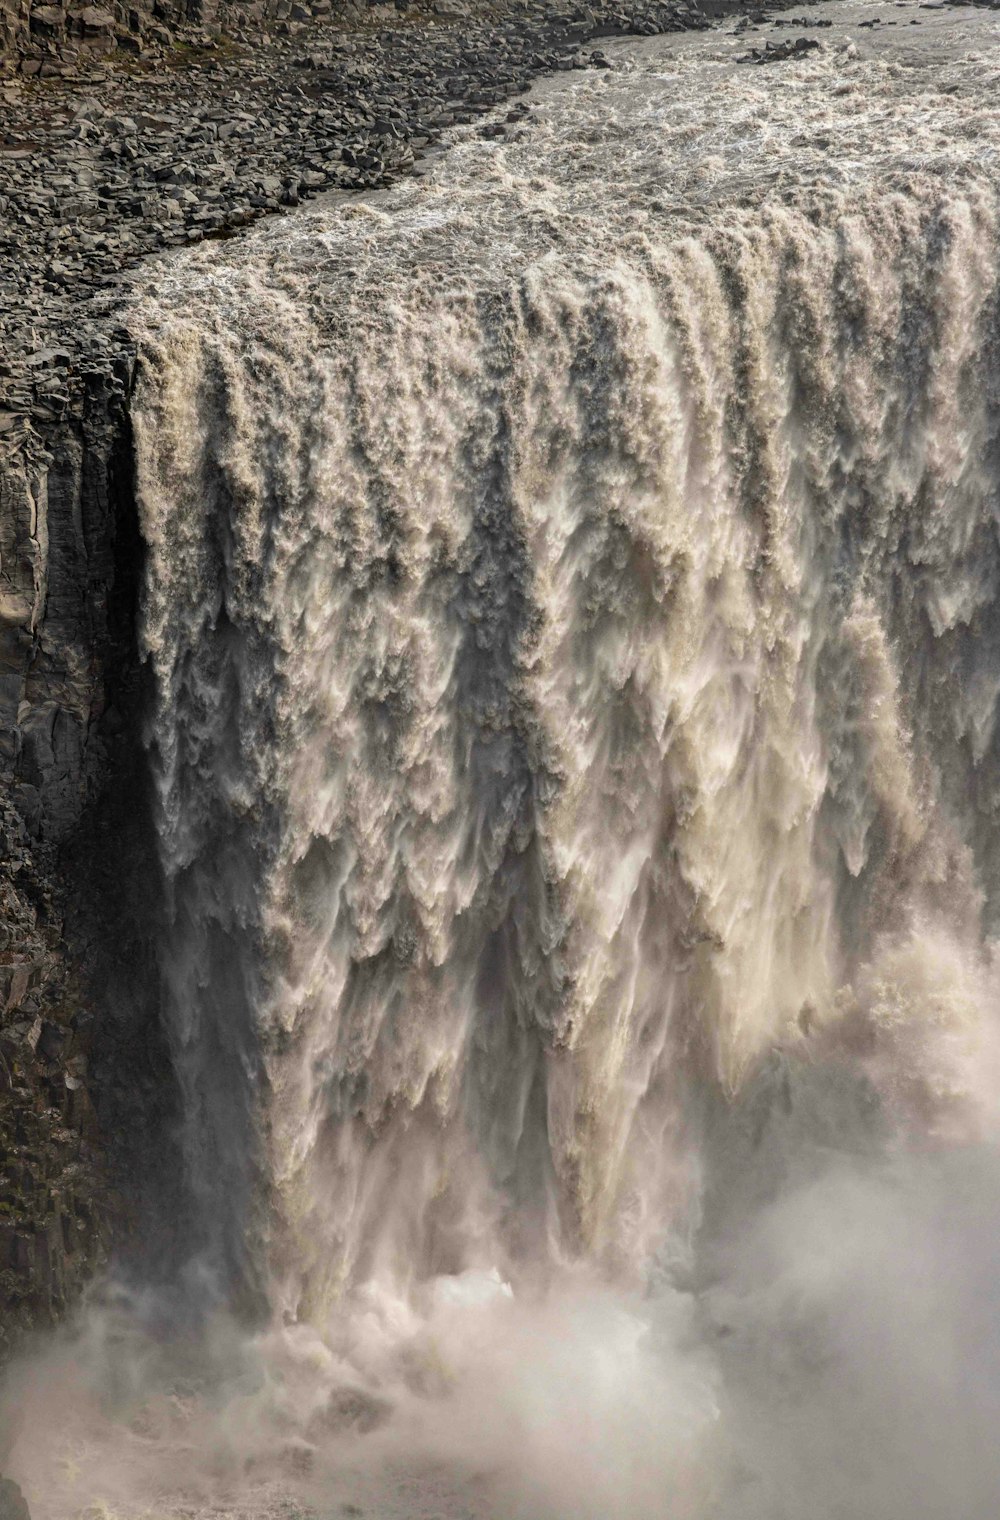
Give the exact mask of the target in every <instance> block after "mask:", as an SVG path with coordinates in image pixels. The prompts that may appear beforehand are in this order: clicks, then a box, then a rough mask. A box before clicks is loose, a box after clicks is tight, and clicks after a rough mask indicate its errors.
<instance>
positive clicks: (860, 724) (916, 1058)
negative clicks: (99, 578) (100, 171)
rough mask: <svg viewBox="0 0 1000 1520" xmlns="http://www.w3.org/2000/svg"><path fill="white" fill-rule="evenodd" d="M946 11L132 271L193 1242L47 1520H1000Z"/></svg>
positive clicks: (106, 1326)
mask: <svg viewBox="0 0 1000 1520" xmlns="http://www.w3.org/2000/svg"><path fill="white" fill-rule="evenodd" d="M910 9H911V10H912V11H913V13H914V14H913V17H911V19H919V20H920V27H919V28H918V29H915V30H914V31H910V30H909V28H908V27H906V28H904V27H903V26H902V25H900V26H899V27H898V29H897V30H896V31H895V32H890V29H889V27H888V26H886V27H885V28H884V29H883V31H882V33H881V34H879V35H877V36H876V38H875V40H874V41H873V42H871V43H867V42H866V43H865V45H864V48H863V50H859V48H858V47H857V46H856V45H855V43H854V42H853V41H852V40H851V38H850V33H851V31H852V30H853V27H854V21H855V19H856V17H857V14H858V13H857V12H856V11H855V10H854V9H852V8H850V7H848V8H846V9H845V8H840V7H830V8H829V13H830V14H832V15H833V16H834V18H835V20H834V24H833V26H832V27H831V28H830V30H829V32H824V44H823V46H822V47H821V48H820V49H818V50H816V51H814V52H810V53H809V54H808V55H806V56H801V55H799V56H796V58H795V59H794V60H792V61H789V62H787V63H785V64H777V65H775V66H774V67H771V66H768V67H756V66H753V65H750V64H741V63H739V62H738V61H737V59H738V58H739V55H740V54H741V53H742V51H743V50H744V47H745V43H744V42H743V41H742V40H741V38H740V37H739V35H737V34H734V33H732V32H720V33H716V34H712V35H706V34H701V35H699V36H697V37H696V38H693V39H692V38H684V39H672V40H669V41H663V40H661V41H660V42H658V43H656V44H652V45H649V46H641V47H632V48H629V49H620V50H619V51H617V52H615V51H614V49H613V48H612V49H611V51H612V53H613V54H614V65H615V66H614V67H613V68H611V69H609V70H607V71H602V72H599V73H598V72H596V71H595V72H591V73H584V74H582V75H581V76H579V77H577V78H574V79H573V80H572V82H570V81H568V80H566V79H565V78H564V79H562V80H561V81H560V82H558V83H556V84H553V85H551V86H549V87H547V88H545V89H543V90H541V91H539V92H536V94H535V96H534V97H533V104H532V108H531V110H530V112H529V113H528V114H527V115H525V114H524V113H522V112H517V113H512V119H511V120H509V121H508V122H506V123H503V124H501V123H500V122H499V117H498V120H497V121H494V122H491V123H488V124H487V126H486V129H485V133H484V134H483V135H480V129H478V128H476V127H474V126H473V127H469V128H468V129H462V130H460V131H459V132H457V133H456V135H455V140H454V142H453V143H451V145H450V146H449V147H448V150H447V152H446V153H444V154H442V155H441V156H440V157H439V158H438V159H437V160H436V161H435V162H434V164H433V165H432V166H430V167H429V168H427V169H426V172H425V174H424V177H423V178H422V179H421V180H419V181H417V180H413V181H410V182H409V183H407V184H406V185H403V186H401V187H397V188H396V189H394V190H392V191H391V192H388V193H381V194H374V195H371V196H368V197H365V198H356V197H355V198H350V197H340V198H336V197H335V198H333V199H331V200H329V201H327V202H325V203H322V204H319V205H317V206H316V207H315V208H313V209H311V210H310V211H309V212H308V213H302V212H300V213H296V215H294V216H290V217H288V218H287V219H283V220H278V221H275V222H272V223H269V224H267V225H266V226H262V227H260V228H258V229H256V230H255V231H254V232H253V233H252V234H249V235H247V236H246V237H242V238H240V239H238V240H234V241H233V242H231V243H226V244H220V243H216V244H212V245H211V246H205V247H203V248H201V249H198V250H195V251H192V252H190V253H185V254H184V255H183V256H182V257H173V258H171V259H169V260H163V261H161V262H160V263H159V264H158V265H155V266H151V267H150V268H149V269H148V270H147V271H146V272H145V274H144V277H143V281H142V284H141V288H140V289H139V291H138V293H137V295H136V297H135V300H134V302H133V304H132V306H131V308H130V310H129V313H128V321H129V325H130V328H131V330H132V331H133V332H134V333H135V335H136V338H137V342H138V346H139V379H138V384H137V389H136V393H135V396H134V402H133V423H134V432H135V448H136V487H137V500H138V504H139V511H140V517H141V526H142V531H143V534H144V538H145V542H146V546H147V562H146V568H145V589H144V596H143V604H142V609H141V628H140V638H141V646H142V651H143V654H144V657H145V659H146V661H147V664H148V668H149V670H150V673H151V686H152V696H151V700H150V711H149V714H148V747H149V756H150V764H151V768H152V772H153V777H154V783H155V788H154V789H155V799H156V824H157V837H158V847H159V854H160V860H159V867H160V868H161V869H162V874H163V878H164V882H165V894H166V911H165V914H164V924H163V929H162V937H161V943H160V963H161V966H162V974H163V983H164V997H163V1002H164V1008H165V1018H166V1023H167V1033H168V1036H169V1040H170V1045H171V1049H172V1054H173V1060H174V1063H175V1068H176V1074H177V1080H178V1083H179V1087H180V1093H181V1100H182V1101H181V1107H182V1111H183V1129H182V1135H181V1140H182V1145H183V1151H184V1160H185V1166H186V1171H187V1182H188V1186H189V1190H190V1196H191V1200H192V1204H193V1208H192V1213H193V1215H194V1217H195V1218H196V1220H197V1230H196V1238H195V1239H192V1240H191V1241H190V1242H188V1246H189V1250H190V1254H191V1260H192V1266H191V1267H190V1269H189V1270H188V1272H187V1274H186V1275H185V1276H184V1278H183V1280H182V1282H181V1284H180V1288H179V1290H178V1292H177V1293H176V1294H175V1297H174V1299H171V1298H170V1297H169V1296H167V1297H164V1296H163V1295H162V1293H154V1292H153V1291H152V1290H151V1289H149V1288H148V1286H147V1287H145V1288H144V1289H143V1290H142V1291H141V1292H139V1293H136V1292H135V1291H134V1290H133V1291H132V1293H131V1295H130V1296H127V1297H126V1298H125V1299H124V1300H119V1299H114V1298H113V1297H109V1296H107V1295H106V1296H105V1299H104V1300H103V1301H101V1302H97V1303H95V1305H94V1306H93V1307H92V1309H91V1312H90V1313H89V1314H88V1315H87V1316H85V1318H84V1320H83V1323H82V1329H81V1332H80V1338H79V1341H78V1343H77V1345H76V1346H75V1348H74V1349H73V1350H72V1352H71V1353H66V1354H65V1355H63V1357H62V1360H60V1357H59V1355H57V1354H56V1352H53V1353H52V1354H51V1358H50V1360H49V1361H48V1362H43V1364H42V1365H41V1366H40V1369H36V1370H35V1371H33V1372H32V1373H31V1375H30V1377H28V1378H27V1379H26V1381H25V1383H24V1385H23V1387H22V1388H21V1390H20V1391H19V1393H18V1395H17V1397H18V1399H19V1404H18V1408H19V1410H20V1411H21V1412H22V1415H23V1426H22V1435H21V1437H20V1438H19V1440H20V1444H19V1445H18V1447H17V1449H16V1451H15V1453H14V1460H15V1461H16V1462H17V1463H19V1466H16V1467H12V1470H13V1471H15V1474H16V1475H17V1476H19V1477H20V1478H23V1479H24V1481H25V1484H26V1490H27V1489H29V1488H30V1489H31V1491H32V1493H33V1495H34V1494H41V1495H42V1496H43V1498H42V1508H41V1510H40V1511H39V1513H40V1515H41V1520H69V1517H70V1516H73V1517H76V1516H78V1515H80V1514H82V1513H85V1514H98V1513H100V1514H107V1515H109V1516H114V1517H116V1520H140V1517H142V1516H147V1515H149V1514H151V1513H153V1512H154V1510H155V1512H156V1513H157V1514H158V1515H159V1514H162V1515H164V1516H169V1517H174V1520H176V1517H180V1516H185V1517H190V1516H207V1515H212V1516H216V1517H219V1516H224V1517H229V1520H237V1517H238V1520H250V1517H253V1520H278V1517H286V1520H287V1517H288V1516H291V1515H293V1514H294V1515H296V1516H298V1515H300V1514H305V1515H309V1516H320V1515H322V1516H327V1515H330V1516H332V1515H334V1514H355V1515H361V1514H364V1515H366V1516H369V1517H371V1520H414V1517H415V1516H417V1515H427V1516H431V1515H433V1516H434V1517H440V1520H668V1517H669V1520H801V1516H802V1515H803V1514H806V1513H808V1514H809V1515H810V1516H815V1517H816V1520H843V1517H844V1516H845V1515H849V1516H852V1517H854V1516H861V1515H864V1516H873V1517H874V1516H878V1517H879V1520H942V1517H943V1516H945V1515H947V1516H949V1517H951V1516H954V1517H955V1520H993V1515H994V1514H995V1510H996V1494H997V1492H1000V1458H998V1454H997V1445H996V1439H995V1432H996V1429H997V1421H998V1419H1000V1394H998V1392H997V1390H998V1389H1000V1336H998V1333H997V1328H996V1327H997V1324H998V1323H1000V1319H998V1314H997V1307H998V1305H997V1289H996V1284H997V1283H998V1282H1000V1247H998V1245H997V1242H998V1241H1000V1166H998V1150H997V1140H998V1120H1000V1103H998V1095H1000V1039H998V1024H997V1007H998V996H1000V957H998V943H1000V941H998V933H1000V734H998V731H997V714H998V702H1000V533H998V527H1000V174H998V149H1000V118H998V115H997V111H996V101H997V100H998V99H1000V55H998V54H997V51H996V49H995V47H994V48H993V49H992V51H990V50H989V49H988V48H987V47H986V46H985V43H984V40H983V39H984V38H985V37H986V36H987V28H988V26H989V22H988V19H987V18H984V17H978V18H977V17H975V16H973V15H971V14H966V13H963V15H962V17H961V18H958V19H949V18H948V17H947V16H945V15H941V16H938V14H937V13H936V12H935V13H933V15H931V16H928V15H925V14H924V12H923V8H918V7H910ZM897 12H898V18H899V20H900V22H902V21H903V19H904V18H905V10H900V9H899V8H898V7H897V8H895V9H894V12H893V15H894V17H895V16H897ZM824 14H827V13H826V12H825V13H824ZM857 35H860V33H857ZM868 35H869V34H868V33H866V34H865V36H866V37H867V36H868ZM501 125H502V129H503V132H504V135H502V136H500V135H498V133H499V132H500V130H501ZM195 1288H197V1289H198V1295H197V1296H198V1303H197V1304H196V1309H197V1310H198V1311H199V1312H198V1313H197V1314H195V1315H194V1316H193V1319H194V1323H195V1330H194V1332H193V1333H192V1332H191V1328H190V1326H191V1322H192V1316H190V1315H188V1316H185V1315H183V1314H180V1313H178V1312H177V1305H176V1301H175V1300H176V1298H177V1297H178V1296H180V1297H186V1296H189V1295H192V1293H193V1290H194V1289H195ZM123 1304H124V1306H123ZM184 1307H185V1309H186V1308H188V1307H189V1305H188V1304H187V1302H185V1305H184ZM165 1327H167V1328H165ZM168 1332H169V1333H168ZM56 1425H58V1427H59V1429H60V1430H61V1431H64V1432H65V1440H64V1443H63V1448H60V1450H62V1451H63V1456H62V1457H60V1458H59V1460H58V1461H55V1460H54V1459H53V1453H52V1443H51V1441H49V1443H48V1444H47V1445H44V1446H39V1444H38V1437H37V1434H35V1433H36V1432H37V1431H38V1430H39V1429H42V1428H44V1427H49V1428H52V1427H54V1426H56ZM32 1502H33V1504H34V1503H35V1500H34V1498H33V1500H32ZM81 1505H89V1506H91V1508H85V1509H81ZM150 1505H152V1506H153V1508H152V1509H151V1508H150Z"/></svg>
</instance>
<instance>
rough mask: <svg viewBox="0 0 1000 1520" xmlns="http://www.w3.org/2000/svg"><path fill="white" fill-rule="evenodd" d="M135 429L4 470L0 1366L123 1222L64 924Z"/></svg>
mask: <svg viewBox="0 0 1000 1520" xmlns="http://www.w3.org/2000/svg"><path fill="white" fill-rule="evenodd" d="M120 389H123V387H122V388H120ZM123 415H124V414H123V412H122V407H121V396H119V395H116V394H115V392H114V390H113V388H111V387H110V386H109V387H104V388H103V390H102V391H100V392H98V391H96V390H95V392H94V393H93V394H92V395H91V397H90V398H89V401H87V402H86V403H85V404H84V405H83V406H82V407H81V411H80V414H79V415H78V417H76V418H75V419H74V420H73V422H72V423H69V424H63V425H62V426H60V427H59V428H58V429H56V430H53V431H52V432H51V434H50V435H49V436H48V437H46V436H45V435H44V432H42V431H40V430H39V429H38V428H25V429H24V431H23V433H22V434H21V435H20V436H18V434H17V433H15V432H14V431H13V430H10V431H9V432H8V434H7V436H6V439H5V442H6V444H7V448H6V451H5V453H4V454H2V455H0V587H2V591H0V1305H2V1310H3V1312H2V1313H0V1353H2V1352H3V1350H4V1349H5V1347H7V1346H9V1345H10V1344H11V1343H12V1342H13V1341H14V1340H15V1339H16V1337H17V1335H18V1334H19V1333H20V1332H21V1331H23V1330H25V1329H27V1328H30V1327H34V1326H37V1325H39V1324H44V1323H48V1322H51V1321H53V1320H54V1319H56V1318H58V1317H59V1315H60V1314H61V1313H62V1312H63V1310H64V1309H65V1307H66V1305H67V1304H68V1303H69V1302H70V1301H71V1300H72V1298H73V1297H74V1296H75V1294H76V1292H77V1291H78V1289H79V1287H80V1286H81V1285H82V1283H83V1282H84V1281H86V1279H87V1278H88V1277H89V1276H90V1275H91V1274H92V1273H93V1271H94V1269H95V1267H96V1266H97V1264H98V1263H99V1261H100V1260H101V1259H102V1257H103V1255H104V1252H105V1247H106V1241H107V1237H108V1232H109V1228H110V1223H109V1222H110V1217H111V1213H112V1202H111V1198H112V1193H113V1189H112V1187H111V1185H110V1180H109V1167H108V1165H107V1158H106V1154H105V1150H106V1148H105V1147H103V1146H102V1144H101V1138H100V1137H101V1125H100V1122H99V1120H98V1116H97V1112H96V1109H95V1103H94V1099H93V1096H92V1087H93V1083H92V1065H93V1062H94V1059H95V1054H97V1045H96V1043H95V1034H96V1033H99V1032H100V1029H101V1020H100V1018H99V1016H98V1009H97V1007H96V1006H95V996H94V991H93V986H92V978H91V976H90V968H89V966H88V964H87V956H86V955H85V954H84V953H83V950H82V946H81V945H80V944H79V943H71V942H70V941H71V940H72V939H73V935H72V933H70V931H69V930H68V925H67V914H68V912H70V910H71V909H72V899H73V896H74V895H75V893H77V892H78V891H81V890H83V891H86V884H85V873H82V872H80V870H79V868H78V867H77V868H76V869H74V870H73V871H72V873H71V872H70V871H69V870H68V869H67V858H66V852H74V851H75V853H76V855H78V854H79V843H80V841H81V840H82V839H83V838H84V837H86V835H87V834H88V833H89V832H90V829H91V823H90V814H91V812H92V810H93V805H94V804H95V802H96V801H97V798H98V797H99V795H100V794H101V791H102V789H103V788H104V786H105V784H106V782H107V779H108V777H109V775H110V774H111V771H112V770H113V768H114V765H115V763H116V755H115V746H116V736H115V733H114V729H115V724H114V722H113V721H112V722H111V723H110V725H109V724H108V721H107V718H108V713H107V706H108V691H109V682H110V684H111V685H113V684H114V683H115V680H116V675H115V672H116V671H117V669H118V668H119V667H121V666H122V662H123V658H124V655H123V651H122V650H121V649H119V648H118V647H117V646H116V638H117V637H118V629H117V627H116V623H115V619H116V616H117V604H116V602H115V598H114V581H115V569H116V546H115V536H116V511H115V506H116V503H115V502H114V501H113V500H112V492H113V487H114V481H115V471H116V450H117V449H119V447H120V429H121V427H122V426H123ZM119 505H120V504H119ZM126 643H127V636H126ZM106 728H107V729H108V730H109V731H108V733H107V734H106V735H105V733H104V730H105V729H106ZM95 911H97V910H96V908H95ZM77 940H79V936H77ZM3 1513H4V1511H3V1509H2V1504H0V1514H3Z"/></svg>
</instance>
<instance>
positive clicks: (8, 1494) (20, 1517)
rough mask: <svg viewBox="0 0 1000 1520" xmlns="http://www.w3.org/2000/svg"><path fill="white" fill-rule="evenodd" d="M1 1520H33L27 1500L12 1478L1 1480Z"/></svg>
mask: <svg viewBox="0 0 1000 1520" xmlns="http://www.w3.org/2000/svg"><path fill="white" fill-rule="evenodd" d="M0 1520H31V1511H30V1510H29V1509H28V1503H27V1500H26V1499H25V1497H24V1495H23V1494H22V1492H21V1490H20V1488H18V1486H17V1484H16V1483H14V1482H13V1481H12V1479H10V1478H0Z"/></svg>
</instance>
